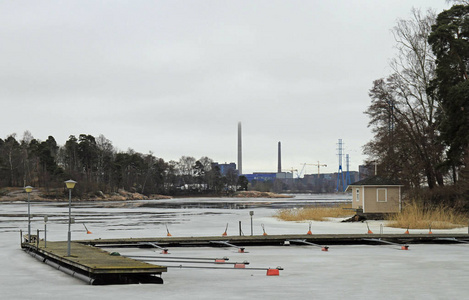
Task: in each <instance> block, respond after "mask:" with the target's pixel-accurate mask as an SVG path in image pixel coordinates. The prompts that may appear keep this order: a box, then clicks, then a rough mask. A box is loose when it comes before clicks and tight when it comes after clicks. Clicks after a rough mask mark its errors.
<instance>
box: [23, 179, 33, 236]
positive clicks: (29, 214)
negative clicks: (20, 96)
mask: <svg viewBox="0 0 469 300" xmlns="http://www.w3.org/2000/svg"><path fill="white" fill-rule="evenodd" d="M24 190H25V192H26V193H27V194H28V242H29V243H30V242H31V203H30V201H29V194H31V192H32V191H33V187H32V186H29V185H28V186H26V187H25V188H24Z"/></svg>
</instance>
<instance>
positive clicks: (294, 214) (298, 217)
mask: <svg viewBox="0 0 469 300" xmlns="http://www.w3.org/2000/svg"><path fill="white" fill-rule="evenodd" d="M351 207H352V205H351V204H339V205H334V206H307V207H303V208H299V209H281V210H279V211H277V213H276V214H275V215H274V217H276V218H278V219H280V220H283V221H325V220H327V218H343V217H349V216H352V215H353V214H354V212H353V211H351V210H347V208H351Z"/></svg>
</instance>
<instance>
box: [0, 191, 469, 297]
mask: <svg viewBox="0 0 469 300" xmlns="http://www.w3.org/2000/svg"><path fill="white" fill-rule="evenodd" d="M344 201H350V198H349V196H343V195H319V196H318V195H300V196H297V197H295V198H293V199H252V198H248V199H232V198H228V199H225V198H223V199H216V198H191V199H172V200H164V201H162V200H149V201H128V202H99V203H91V202H81V203H73V207H72V215H73V216H74V217H75V219H76V223H75V224H73V226H72V239H90V238H119V237H120V238H129V237H134V238H135V237H154V236H166V226H167V228H168V229H169V231H170V232H171V234H172V235H173V236H219V235H221V234H222V233H223V232H224V231H225V228H226V224H228V231H227V233H228V235H239V225H238V224H239V221H241V224H242V231H243V233H244V234H245V235H249V234H250V231H251V228H250V216H249V211H254V216H253V220H254V227H253V230H254V234H255V235H259V234H262V233H263V231H262V227H261V224H263V225H264V228H265V231H266V233H267V234H289V233H292V234H303V233H306V232H307V231H308V226H309V224H308V222H283V221H279V220H277V219H275V218H274V217H272V215H273V214H274V213H275V212H276V210H277V209H280V208H285V207H289V208H293V207H302V206H304V205H322V204H324V203H326V204H327V203H331V202H344ZM0 207H1V211H0V234H1V241H0V245H1V246H0V260H1V262H2V263H1V268H0V285H1V293H2V296H1V299H91V298H95V299H163V298H164V299H254V298H258V299H317V298H323V299H324V298H329V299H343V298H348V299H466V298H467V297H468V293H469V285H468V284H467V283H468V282H469V256H468V251H469V245H468V244H444V245H443V244H437V245H423V244H412V245H411V246H410V250H409V251H402V250H399V249H398V247H395V246H370V245H353V246H331V248H330V249H329V251H328V252H323V251H321V250H320V249H319V248H316V247H308V246H296V245H295V246H294V245H292V246H284V247H280V246H279V247H270V246H269V247H248V248H246V251H247V252H248V253H237V252H236V249H231V248H223V247H221V248H218V247H217V248H204V247H202V248H170V249H169V251H170V254H169V255H168V256H178V257H179V256H180V257H218V258H221V257H224V256H226V257H229V262H243V261H249V262H250V265H247V266H246V267H247V268H268V267H270V268H276V267H277V266H281V267H283V268H284V270H283V271H280V276H278V277H276V276H266V271H259V270H249V269H234V268H233V269H229V270H214V269H185V268H177V267H170V268H168V272H167V273H164V274H163V279H164V281H165V282H164V284H163V285H153V284H149V285H111V286H88V285H85V284H84V283H83V282H81V281H79V280H77V279H75V278H72V277H70V276H68V275H66V274H64V273H62V272H60V271H57V270H55V269H53V268H52V267H49V266H47V265H45V264H42V263H40V262H38V261H37V260H35V259H34V258H32V257H30V256H29V255H27V254H25V253H24V252H23V251H21V249H20V234H19V230H20V229H22V230H23V231H26V230H27V215H26V213H27V204H26V202H15V203H2V204H0ZM31 212H32V214H33V219H32V223H31V228H32V231H33V232H36V230H37V229H40V230H43V229H44V221H43V220H44V219H43V217H44V216H45V215H47V216H48V218H49V221H48V223H47V237H48V240H50V241H52V240H66V239H67V216H68V204H67V203H50V202H49V203H35V202H33V203H32V206H31ZM82 223H85V224H86V226H87V227H88V229H89V230H90V231H92V235H88V234H86V230H85V229H84V226H83V224H82ZM381 224H383V225H384V232H385V233H403V231H404V229H394V228H389V227H385V224H384V223H383V222H380V221H373V222H369V225H370V229H371V230H373V231H374V232H375V233H377V232H379V230H380V225H381ZM467 230H468V229H467V227H466V228H460V229H453V230H445V231H439V230H433V232H434V233H437V232H455V233H467ZM312 232H313V234H324V233H340V234H343V233H366V232H367V228H366V225H365V224H363V223H340V220H331V221H329V222H312ZM420 233H427V231H426V230H418V231H417V230H416V231H411V234H420ZM42 234H43V233H41V235H42ZM108 250H110V251H118V252H120V253H121V254H123V255H155V256H161V257H163V258H164V256H162V255H160V254H159V250H156V249H137V248H119V249H108ZM72 251H73V249H72ZM155 263H156V264H161V265H165V264H166V265H168V266H177V265H180V263H158V262H155ZM184 265H192V266H197V265H199V264H197V265H195V264H184ZM210 266H211V265H210ZM214 266H215V267H216V266H219V265H214Z"/></svg>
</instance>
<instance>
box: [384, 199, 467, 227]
mask: <svg viewBox="0 0 469 300" xmlns="http://www.w3.org/2000/svg"><path fill="white" fill-rule="evenodd" d="M466 225H467V216H466V215H464V214H461V213H459V212H456V211H455V210H454V209H452V208H449V207H446V206H440V207H436V208H433V209H424V208H423V206H421V205H419V204H417V203H415V202H413V203H412V204H409V205H407V206H406V207H404V209H403V210H402V212H401V213H399V214H396V215H392V216H390V217H389V223H388V224H387V226H389V227H395V228H409V229H427V228H430V227H431V228H432V229H453V228H458V227H464V226H466Z"/></svg>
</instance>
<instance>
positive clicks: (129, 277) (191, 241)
mask: <svg viewBox="0 0 469 300" xmlns="http://www.w3.org/2000/svg"><path fill="white" fill-rule="evenodd" d="M430 243H469V234H315V235H307V234H302V235H260V236H259V235H257V236H209V237H149V238H119V239H94V240H81V241H73V242H72V243H71V255H70V256H67V242H47V245H46V244H45V243H44V241H39V242H37V240H36V241H35V242H34V243H27V242H23V243H22V244H21V246H22V248H23V249H25V250H26V251H27V252H28V253H29V254H31V255H32V256H34V257H36V258H37V259H39V260H40V261H42V262H44V263H47V264H49V265H51V266H53V267H55V268H57V269H59V270H61V271H63V272H65V273H67V274H69V275H72V276H74V277H76V278H79V279H81V280H83V281H85V282H87V283H89V284H93V285H102V284H127V283H163V280H162V279H161V277H160V276H161V274H162V272H167V267H164V266H157V265H153V264H149V263H145V262H141V261H137V260H134V259H131V258H127V257H123V256H120V255H118V254H117V255H112V253H110V252H107V251H104V250H102V249H100V247H105V248H112V247H156V248H161V249H162V251H163V252H165V251H166V253H167V248H170V247H234V248H238V252H244V248H245V247H247V246H283V245H290V244H295V245H298V244H299V245H304V246H320V247H321V248H322V250H323V251H327V249H328V248H329V247H328V246H326V245H329V246H330V245H357V244H369V245H394V246H396V245H397V246H399V247H402V250H407V249H408V248H409V246H408V245H409V244H430Z"/></svg>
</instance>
